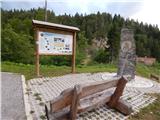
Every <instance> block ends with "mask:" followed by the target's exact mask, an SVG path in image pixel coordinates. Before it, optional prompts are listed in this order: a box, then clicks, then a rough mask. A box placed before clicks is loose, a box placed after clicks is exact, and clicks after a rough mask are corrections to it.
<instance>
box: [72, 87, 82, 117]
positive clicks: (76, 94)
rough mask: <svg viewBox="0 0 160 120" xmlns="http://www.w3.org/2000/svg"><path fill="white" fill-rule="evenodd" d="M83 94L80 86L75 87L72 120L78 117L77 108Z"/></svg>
mask: <svg viewBox="0 0 160 120" xmlns="http://www.w3.org/2000/svg"><path fill="white" fill-rule="evenodd" d="M81 92H82V88H81V86H80V85H75V87H74V93H73V100H72V104H71V108H70V119H71V120H75V119H76V115H77V108H78V104H79V100H80V93H81Z"/></svg>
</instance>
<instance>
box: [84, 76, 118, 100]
mask: <svg viewBox="0 0 160 120" xmlns="http://www.w3.org/2000/svg"><path fill="white" fill-rule="evenodd" d="M118 79H119V78H116V79H114V80H111V81H108V80H106V81H98V82H94V83H91V84H90V85H84V86H83V89H82V91H83V92H82V95H81V98H83V97H86V96H89V95H92V94H95V93H97V92H100V91H103V90H106V89H109V88H112V87H116V86H117V84H118Z"/></svg>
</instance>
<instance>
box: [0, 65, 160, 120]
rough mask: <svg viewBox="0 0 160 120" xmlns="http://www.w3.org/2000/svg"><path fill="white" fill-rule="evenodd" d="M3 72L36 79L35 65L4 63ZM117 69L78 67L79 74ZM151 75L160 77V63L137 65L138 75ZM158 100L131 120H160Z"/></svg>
mask: <svg viewBox="0 0 160 120" xmlns="http://www.w3.org/2000/svg"><path fill="white" fill-rule="evenodd" d="M1 67H2V68H1V70H2V71H5V72H13V73H19V74H23V75H25V77H26V79H27V80H29V79H31V78H35V77H36V75H35V66H34V65H25V64H20V63H11V62H2V64H1ZM40 70H41V71H40V73H41V75H42V76H50V77H51V76H60V75H64V74H69V73H70V72H71V67H68V66H53V65H49V66H47V65H41V67H40ZM116 71H117V67H116V65H113V64H98V65H92V66H77V67H76V72H77V73H86V72H91V73H95V72H116ZM150 73H153V74H156V75H159V76H160V63H159V64H158V63H157V64H156V65H154V66H146V65H143V64H137V67H136V74H137V75H140V76H143V77H148V78H149V76H150ZM156 97H157V98H158V99H157V100H156V102H154V103H153V104H151V105H149V106H147V107H145V108H143V109H142V110H141V111H140V112H139V113H137V114H136V115H134V116H131V117H130V118H129V119H130V120H160V94H158V95H157V94H156Z"/></svg>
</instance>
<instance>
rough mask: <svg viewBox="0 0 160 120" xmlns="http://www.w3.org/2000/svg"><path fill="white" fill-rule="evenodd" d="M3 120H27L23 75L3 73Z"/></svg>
mask: <svg viewBox="0 0 160 120" xmlns="http://www.w3.org/2000/svg"><path fill="white" fill-rule="evenodd" d="M1 80H2V81H1V87H2V88H1V90H2V92H1V95H2V100H1V102H2V103H1V111H2V116H1V117H2V118H1V119H2V120H26V119H27V118H26V113H25V106H24V98H23V88H22V80H21V75H17V74H12V73H5V72H2V73H1Z"/></svg>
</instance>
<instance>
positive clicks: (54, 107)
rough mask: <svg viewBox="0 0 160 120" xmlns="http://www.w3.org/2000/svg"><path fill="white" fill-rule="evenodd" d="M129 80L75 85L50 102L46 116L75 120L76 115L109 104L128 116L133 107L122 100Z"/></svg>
mask: <svg viewBox="0 0 160 120" xmlns="http://www.w3.org/2000/svg"><path fill="white" fill-rule="evenodd" d="M126 83H127V80H126V79H125V78H124V77H121V78H116V79H113V80H111V81H100V82H94V83H90V84H86V85H75V87H74V88H71V89H66V90H64V91H63V92H62V93H61V94H60V95H59V96H58V97H57V98H56V99H54V100H52V101H50V108H48V107H47V106H45V110H46V116H47V118H48V119H49V118H50V116H52V115H54V117H56V118H59V119H60V120H63V119H65V120H75V119H76V114H77V113H80V112H84V111H86V110H91V109H93V108H96V107H98V106H100V105H104V104H107V105H108V106H109V107H111V108H115V109H117V110H118V111H120V112H121V113H123V114H125V115H128V114H130V113H131V112H132V107H131V106H130V105H129V104H128V103H127V102H125V101H123V100H121V99H120V97H121V96H122V93H123V90H124V88H125V85H126Z"/></svg>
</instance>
